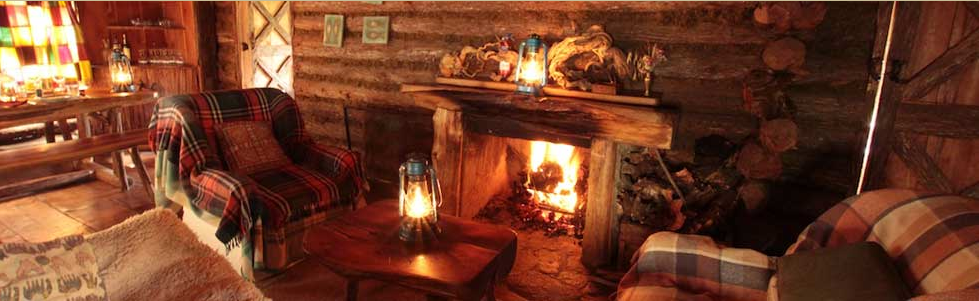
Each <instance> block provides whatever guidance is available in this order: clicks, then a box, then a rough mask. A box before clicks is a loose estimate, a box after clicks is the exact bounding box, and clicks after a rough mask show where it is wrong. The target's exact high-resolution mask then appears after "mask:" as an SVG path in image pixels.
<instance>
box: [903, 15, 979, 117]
mask: <svg viewBox="0 0 979 301" xmlns="http://www.w3.org/2000/svg"><path fill="white" fill-rule="evenodd" d="M977 59H979V30H973V31H972V33H971V34H969V36H967V37H966V38H965V39H963V40H962V41H960V42H959V43H958V44H956V45H955V46H954V47H952V48H949V49H948V50H947V51H945V53H944V54H942V55H941V56H939V57H938V58H937V59H935V60H934V61H932V62H931V63H930V64H928V66H926V67H925V68H924V69H921V71H919V72H918V73H917V74H915V75H914V76H912V77H911V80H910V81H909V82H908V83H907V84H906V85H904V87H903V88H902V89H903V90H904V97H903V99H905V100H911V101H916V100H919V99H921V98H922V97H925V95H928V92H931V90H934V89H935V88H936V87H938V86H939V85H941V84H943V83H945V82H946V81H948V80H949V79H950V78H951V77H952V76H954V75H955V74H958V73H959V72H960V71H962V70H963V69H964V68H966V67H969V66H971V64H972V62H975V61H976V60H977Z"/></svg>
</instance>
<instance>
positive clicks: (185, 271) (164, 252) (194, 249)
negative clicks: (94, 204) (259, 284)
mask: <svg viewBox="0 0 979 301" xmlns="http://www.w3.org/2000/svg"><path fill="white" fill-rule="evenodd" d="M87 240H88V241H89V242H90V243H91V244H92V248H93V249H94V251H95V254H96V257H97V258H96V259H97V261H98V264H99V271H100V273H101V276H102V277H103V278H102V279H104V281H105V286H106V289H107V290H108V295H109V299H110V300H144V301H153V300H161V301H163V300H215V301H218V300H222V301H223V300H268V299H266V298H265V297H264V296H263V295H262V292H261V291H259V289H258V288H256V287H255V286H254V285H253V284H252V283H250V282H248V281H245V280H244V279H243V278H242V277H241V276H240V275H239V274H238V273H237V272H236V271H235V270H234V268H233V267H232V266H231V264H230V263H228V261H227V260H225V259H224V257H223V256H221V255H220V254H218V253H217V252H215V251H214V250H213V249H211V248H209V247H208V246H206V245H204V244H203V243H201V242H200V241H198V239H197V237H196V236H195V235H194V233H193V232H191V230H190V229H188V228H187V226H186V225H184V223H183V222H182V221H181V220H180V219H179V218H177V216H176V215H175V214H174V213H173V212H172V211H169V210H166V209H162V208H158V209H153V210H150V211H146V212H144V213H143V214H140V215H137V216H133V217H131V218H129V219H127V220H126V221H124V222H122V223H120V224H118V225H115V226H113V227H111V228H109V229H105V230H103V231H100V232H97V233H95V234H92V235H91V236H89V237H87Z"/></svg>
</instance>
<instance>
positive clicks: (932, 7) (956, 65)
mask: <svg viewBox="0 0 979 301" xmlns="http://www.w3.org/2000/svg"><path fill="white" fill-rule="evenodd" d="M888 5H890V4H888ZM883 7H884V6H882V8H883ZM896 9H897V13H896V14H895V18H894V22H895V24H894V25H895V26H894V29H893V32H892V34H891V36H892V43H891V49H890V51H891V53H890V54H891V58H890V59H889V60H888V61H887V68H889V69H891V70H889V71H888V72H887V73H888V74H889V75H888V76H887V78H884V79H882V80H883V81H884V83H883V85H882V86H881V98H880V102H879V108H880V110H879V112H878V116H877V120H876V121H877V124H876V125H877V131H875V136H876V137H874V138H873V143H872V144H871V148H870V156H869V160H868V161H869V162H868V169H867V171H868V172H867V179H866V181H865V183H866V184H867V185H866V188H869V189H874V188H883V187H900V188H911V189H917V190H926V191H934V192H943V193H959V194H963V195H970V196H972V197H977V198H979V155H976V154H977V153H979V121H977V120H979V62H977V60H979V3H977V2H928V3H909V2H899V3H898V5H897V6H896ZM888 12H889V11H888ZM880 37H881V35H878V39H879V38H880ZM864 190H867V189H864Z"/></svg>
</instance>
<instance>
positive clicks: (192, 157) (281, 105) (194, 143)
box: [149, 88, 367, 246]
mask: <svg viewBox="0 0 979 301" xmlns="http://www.w3.org/2000/svg"><path fill="white" fill-rule="evenodd" d="M234 121H270V122H271V123H272V130H273V133H274V135H275V139H276V140H277V141H278V142H279V145H280V146H282V149H283V151H284V152H285V153H286V154H287V155H288V156H289V157H290V159H292V160H293V163H294V164H295V165H296V166H293V167H292V168H290V169H284V170H279V171H278V172H281V173H278V174H274V175H273V174H268V175H256V176H254V177H251V178H250V177H245V176H242V175H236V174H233V173H229V172H227V171H226V170H227V168H226V164H225V162H223V161H222V159H221V156H219V155H218V153H219V152H218V150H217V146H218V144H217V141H218V140H217V135H216V125H217V124H221V123H226V122H234ZM150 128H151V129H155V131H152V132H151V133H150V137H149V140H150V146H151V147H152V148H153V150H154V151H156V152H157V172H156V183H157V185H156V188H157V189H158V190H160V192H162V193H163V194H164V195H165V197H158V198H157V203H158V205H161V206H166V205H168V204H167V202H169V201H168V200H167V198H169V197H171V194H172V193H174V192H175V191H178V189H177V188H178V187H187V188H190V189H189V191H187V192H188V194H189V195H190V196H191V202H192V203H193V204H194V205H195V206H196V207H198V208H201V209H204V210H206V211H208V212H220V213H221V222H220V224H219V225H218V231H217V233H216V236H217V237H218V239H220V240H221V241H222V242H224V243H225V244H228V245H229V246H231V245H234V244H235V242H236V241H238V239H242V238H246V235H247V234H248V233H251V229H252V227H253V226H254V223H253V220H254V219H255V218H257V217H260V218H261V219H262V225H263V227H264V228H265V231H266V232H279V230H281V228H283V227H284V226H285V224H286V223H287V222H288V221H290V220H294V218H295V219H301V218H302V217H304V216H309V215H310V214H311V212H315V211H317V210H325V209H328V208H331V206H335V205H337V204H345V203H349V199H352V198H354V197H356V196H359V195H360V194H361V193H362V192H363V191H364V190H365V189H366V186H367V183H366V181H364V180H363V169H362V166H361V164H360V161H359V160H358V157H357V155H356V154H355V153H352V152H350V151H347V150H343V149H339V148H332V147H326V146H321V145H317V144H316V143H315V142H313V141H312V139H311V138H309V137H308V136H307V135H306V134H305V132H304V129H303V122H302V118H301V117H300V115H299V110H298V108H297V107H296V104H295V101H293V100H292V97H289V95H287V94H285V93H282V92H281V91H279V90H276V89H270V88H261V89H245V90H231V91H218V92H210V93H201V94H193V95H179V96H172V97H167V98H164V99H161V100H160V101H159V102H158V103H157V104H156V107H155V109H154V114H153V118H152V119H151V120H150ZM300 166H302V168H300ZM280 176H281V177H284V178H282V179H279V178H277V177H280ZM285 179H289V181H296V182H294V183H291V184H284V183H283V182H278V181H286V180H285ZM333 181H337V182H335V183H334V182H333ZM327 182H329V184H327ZM263 185H264V186H263ZM302 186H306V187H305V188H299V187H302ZM337 187H340V188H337ZM275 189H284V190H282V191H277V190H275ZM269 191H275V193H270V192H269ZM309 191H315V192H316V197H315V198H310V197H306V198H300V197H297V195H298V194H301V193H305V192H309ZM291 202H295V203H291ZM253 209H254V210H253Z"/></svg>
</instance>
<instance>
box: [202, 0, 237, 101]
mask: <svg viewBox="0 0 979 301" xmlns="http://www.w3.org/2000/svg"><path fill="white" fill-rule="evenodd" d="M194 10H195V12H196V13H195V14H194V16H195V20H194V21H196V23H197V33H198V34H197V65H198V66H200V71H199V72H200V76H199V77H198V80H199V81H200V83H199V84H200V88H201V91H211V90H216V89H218V85H219V83H218V78H219V77H218V62H219V60H218V39H217V38H216V37H217V36H218V31H217V23H218V22H216V21H217V13H216V10H217V8H216V6H215V2H212V1H200V2H194ZM234 46H235V47H238V45H237V44H236V45H234Z"/></svg>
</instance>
